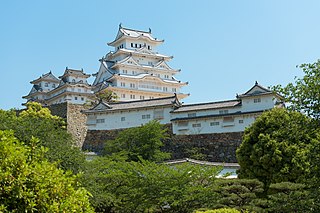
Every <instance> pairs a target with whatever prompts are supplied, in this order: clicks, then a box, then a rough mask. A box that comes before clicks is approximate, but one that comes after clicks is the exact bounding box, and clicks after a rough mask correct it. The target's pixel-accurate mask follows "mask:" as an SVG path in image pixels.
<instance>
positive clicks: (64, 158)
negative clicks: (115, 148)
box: [0, 102, 85, 173]
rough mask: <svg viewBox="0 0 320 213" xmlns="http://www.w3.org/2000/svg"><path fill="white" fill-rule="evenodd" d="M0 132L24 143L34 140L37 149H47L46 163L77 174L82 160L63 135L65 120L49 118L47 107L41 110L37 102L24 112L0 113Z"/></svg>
mask: <svg viewBox="0 0 320 213" xmlns="http://www.w3.org/2000/svg"><path fill="white" fill-rule="evenodd" d="M0 130H14V135H15V137H17V138H18V139H19V140H21V141H24V142H25V143H26V144H29V143H30V141H31V139H32V137H36V138H38V139H39V143H40V145H41V146H44V147H47V148H49V150H48V152H46V153H45V157H46V158H47V159H48V160H49V161H50V162H58V166H59V167H60V168H63V169H64V170H71V171H73V172H75V173H77V172H78V171H79V170H80V168H81V166H82V165H83V162H84V160H85V157H84V155H83V153H82V152H81V150H80V149H79V148H78V147H76V146H75V143H74V140H73V138H72V136H71V134H69V133H68V132H67V130H66V123H65V121H64V120H63V119H62V118H60V117H58V116H53V115H52V114H51V112H50V110H49V109H48V108H43V107H41V105H40V104H39V103H35V102H33V103H32V102H31V103H28V104H27V109H26V110H24V111H22V112H20V113H19V114H18V115H17V112H16V111H14V110H9V111H4V110H0Z"/></svg>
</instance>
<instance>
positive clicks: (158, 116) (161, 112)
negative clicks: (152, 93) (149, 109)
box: [153, 109, 164, 120]
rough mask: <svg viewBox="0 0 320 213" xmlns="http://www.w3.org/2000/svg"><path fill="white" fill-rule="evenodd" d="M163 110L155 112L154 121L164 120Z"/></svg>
mask: <svg viewBox="0 0 320 213" xmlns="http://www.w3.org/2000/svg"><path fill="white" fill-rule="evenodd" d="M163 114H164V113H163V109H158V110H154V112H153V118H154V119H157V120H161V119H163V118H164V115H163Z"/></svg>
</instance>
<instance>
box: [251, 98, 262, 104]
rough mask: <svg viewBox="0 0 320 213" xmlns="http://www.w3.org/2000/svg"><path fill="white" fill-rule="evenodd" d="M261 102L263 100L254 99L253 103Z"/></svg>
mask: <svg viewBox="0 0 320 213" xmlns="http://www.w3.org/2000/svg"><path fill="white" fill-rule="evenodd" d="M260 102H261V98H255V99H253V103H260Z"/></svg>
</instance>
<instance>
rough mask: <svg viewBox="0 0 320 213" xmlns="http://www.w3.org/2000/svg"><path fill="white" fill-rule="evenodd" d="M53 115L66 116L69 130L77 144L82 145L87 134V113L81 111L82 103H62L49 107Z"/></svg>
mask: <svg viewBox="0 0 320 213" xmlns="http://www.w3.org/2000/svg"><path fill="white" fill-rule="evenodd" d="M48 108H49V109H50V110H51V113H52V114H53V115H57V116H60V117H62V118H64V119H65V120H66V122H67V130H68V132H69V133H71V135H72V136H73V138H74V139H75V142H76V145H77V146H79V147H82V145H83V142H84V139H85V137H86V134H87V126H86V120H87V117H86V115H84V114H82V113H81V110H83V109H84V108H83V106H82V105H77V104H70V103H61V104H54V105H51V106H49V107H48Z"/></svg>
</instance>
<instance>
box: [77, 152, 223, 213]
mask: <svg viewBox="0 0 320 213" xmlns="http://www.w3.org/2000/svg"><path fill="white" fill-rule="evenodd" d="M219 171H220V168H217V167H204V166H199V165H191V164H183V165H175V166H169V165H165V164H157V163H154V162H150V161H144V160H142V161H140V162H135V161H131V162H128V161H124V160H123V159H118V160H115V159H114V158H109V157H98V158H97V159H95V160H93V161H92V162H88V165H87V170H86V171H85V173H84V176H83V177H82V182H83V184H84V186H85V187H86V188H87V189H88V190H89V191H90V192H91V193H92V195H93V196H92V198H91V203H92V205H93V206H94V207H95V210H96V212H124V213H125V212H181V213H184V212H186V213H187V212H193V211H194V210H196V209H199V208H202V207H212V206H213V205H214V204H215V202H216V200H217V198H216V194H217V193H216V192H215V191H214V183H215V180H216V178H215V177H216V176H217V175H218V173H219Z"/></svg>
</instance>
